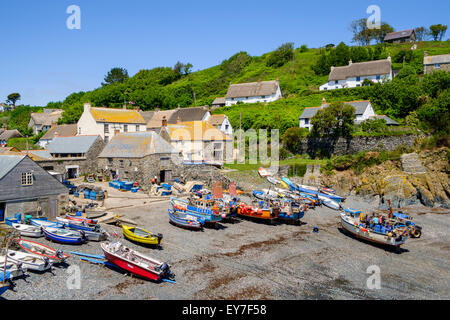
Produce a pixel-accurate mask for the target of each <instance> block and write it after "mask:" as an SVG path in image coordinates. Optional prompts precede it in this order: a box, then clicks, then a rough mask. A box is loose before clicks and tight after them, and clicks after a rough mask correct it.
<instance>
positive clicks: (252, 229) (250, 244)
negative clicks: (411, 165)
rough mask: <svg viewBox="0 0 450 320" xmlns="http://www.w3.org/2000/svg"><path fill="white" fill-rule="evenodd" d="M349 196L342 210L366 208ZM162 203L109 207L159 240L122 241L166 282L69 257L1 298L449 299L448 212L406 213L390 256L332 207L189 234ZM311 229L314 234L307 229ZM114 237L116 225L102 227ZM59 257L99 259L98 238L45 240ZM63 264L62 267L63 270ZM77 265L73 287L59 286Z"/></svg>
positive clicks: (416, 209)
mask: <svg viewBox="0 0 450 320" xmlns="http://www.w3.org/2000/svg"><path fill="white" fill-rule="evenodd" d="M375 205H376V204H375V203H366V202H362V200H360V199H356V198H349V199H347V201H346V202H345V206H346V207H353V208H367V210H368V209H369V208H374V207H375ZM168 207H169V203H168V202H158V203H154V204H149V205H146V206H144V207H135V208H124V209H120V210H117V211H115V213H119V214H121V215H124V216H126V217H129V218H131V219H133V220H135V221H136V222H138V223H139V224H140V225H142V226H143V227H145V228H147V229H149V230H151V231H154V232H159V233H162V234H163V235H164V239H163V240H162V249H155V248H148V247H141V246H139V245H137V244H133V243H131V242H129V241H127V240H122V241H123V243H124V244H125V245H127V246H129V247H131V248H134V249H137V250H139V251H141V252H142V253H145V254H148V255H150V256H152V257H154V258H156V259H158V260H161V261H168V262H169V263H170V264H171V265H172V271H173V272H174V273H175V275H176V282H177V283H176V284H173V283H167V282H161V283H154V282H150V281H146V280H141V279H138V278H134V277H131V276H130V275H127V274H125V273H122V272H119V271H117V270H116V269H111V268H109V267H105V266H101V265H96V264H91V263H88V262H82V261H81V260H80V259H79V258H78V257H77V256H75V255H72V256H71V257H70V258H69V260H68V265H66V266H58V267H55V269H54V271H53V274H52V273H50V272H46V273H43V274H37V273H32V272H31V271H29V276H28V277H26V278H24V279H17V280H16V281H15V284H16V286H15V288H14V291H12V290H9V291H7V292H6V293H5V294H4V295H3V298H5V299H77V300H78V299H137V300H143V299H449V298H450V295H449V292H450V290H449V288H450V285H449V279H450V277H449V276H450V271H449V267H448V266H449V265H450V263H449V262H450V259H449V251H450V242H449V227H450V220H449V218H450V215H449V213H450V211H449V210H447V211H444V210H438V209H429V208H425V207H414V208H408V212H410V213H411V214H412V216H413V217H414V219H415V222H416V223H417V224H418V225H421V226H423V235H422V237H421V238H419V239H408V241H407V242H406V244H405V245H404V246H403V247H402V248H403V250H402V251H401V252H400V253H395V252H392V251H388V250H385V249H384V248H381V247H378V246H374V245H372V244H367V243H365V242H362V241H360V240H357V239H354V238H352V237H350V236H349V235H347V234H345V233H343V232H341V231H340V228H339V217H338V213H337V212H336V211H333V210H331V209H328V208H326V207H321V208H316V209H315V210H309V211H308V212H307V213H306V215H305V217H304V218H303V222H304V224H303V225H301V226H295V225H288V224H277V225H274V226H272V225H269V224H264V223H261V222H254V221H249V220H240V219H236V221H235V223H223V224H222V227H221V228H220V229H219V230H215V229H209V228H205V229H204V231H189V230H185V229H180V228H177V227H175V226H173V225H171V224H169V222H168V217H167V208H168ZM313 226H318V227H319V233H313V232H312V229H313ZM105 229H107V230H108V231H109V232H111V233H112V232H116V233H117V234H118V235H119V238H122V232H121V228H118V227H115V226H109V225H106V226H105ZM38 241H39V242H42V243H44V244H50V246H53V247H58V248H63V249H64V251H65V252H69V251H81V252H85V253H90V254H102V251H101V248H100V245H99V243H98V242H90V243H87V244H84V245H82V246H66V245H59V244H51V243H49V242H48V241H47V240H45V239H44V238H41V239H39V240H38ZM371 265H377V266H378V267H379V268H380V276H381V289H368V288H367V279H368V278H369V276H370V274H369V273H367V272H366V271H367V268H368V267H369V266H371ZM69 266H70V267H69ZM73 266H78V267H79V268H80V269H79V270H80V275H81V288H80V289H68V287H67V282H68V281H69V280H70V277H71V275H73V272H74V270H76V268H75V269H74V268H71V267H73Z"/></svg>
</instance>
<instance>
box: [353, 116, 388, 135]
mask: <svg viewBox="0 0 450 320" xmlns="http://www.w3.org/2000/svg"><path fill="white" fill-rule="evenodd" d="M359 126H360V128H361V130H362V131H364V132H368V133H382V132H386V131H387V130H388V126H387V125H386V120H385V119H367V120H364V121H363V122H361V124H360V125H359Z"/></svg>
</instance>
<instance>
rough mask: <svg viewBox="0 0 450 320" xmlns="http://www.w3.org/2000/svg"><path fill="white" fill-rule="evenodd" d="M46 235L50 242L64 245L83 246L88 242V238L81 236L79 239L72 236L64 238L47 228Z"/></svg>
mask: <svg viewBox="0 0 450 320" xmlns="http://www.w3.org/2000/svg"><path fill="white" fill-rule="evenodd" d="M43 231H44V235H45V237H46V238H47V239H48V240H51V241H54V242H58V243H63V244H82V243H84V242H86V238H83V237H82V236H81V234H80V236H79V237H72V236H63V235H59V234H56V233H53V232H51V231H50V230H48V229H47V228H43Z"/></svg>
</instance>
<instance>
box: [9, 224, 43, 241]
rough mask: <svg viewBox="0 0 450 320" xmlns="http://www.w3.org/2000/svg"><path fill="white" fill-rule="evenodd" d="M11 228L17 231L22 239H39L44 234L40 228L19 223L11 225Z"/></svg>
mask: <svg viewBox="0 0 450 320" xmlns="http://www.w3.org/2000/svg"><path fill="white" fill-rule="evenodd" d="M12 227H13V228H14V229H16V230H17V231H19V233H20V235H21V236H24V237H31V238H40V237H42V236H44V232H42V229H41V227H36V226H30V225H28V224H20V223H13V224H12Z"/></svg>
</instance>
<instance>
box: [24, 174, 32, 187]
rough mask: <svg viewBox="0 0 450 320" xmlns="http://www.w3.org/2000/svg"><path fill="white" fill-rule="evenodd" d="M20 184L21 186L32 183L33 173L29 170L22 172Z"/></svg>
mask: <svg viewBox="0 0 450 320" xmlns="http://www.w3.org/2000/svg"><path fill="white" fill-rule="evenodd" d="M22 185H23V186H31V185H33V173H31V172H23V173H22Z"/></svg>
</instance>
